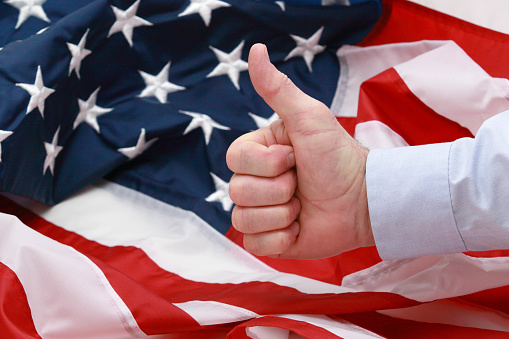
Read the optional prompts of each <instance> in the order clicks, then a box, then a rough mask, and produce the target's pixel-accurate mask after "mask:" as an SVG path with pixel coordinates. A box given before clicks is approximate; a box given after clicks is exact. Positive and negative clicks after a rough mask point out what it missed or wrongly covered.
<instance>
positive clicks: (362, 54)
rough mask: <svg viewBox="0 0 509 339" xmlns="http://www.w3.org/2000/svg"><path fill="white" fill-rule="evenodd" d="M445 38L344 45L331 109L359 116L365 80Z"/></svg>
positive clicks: (440, 42)
mask: <svg viewBox="0 0 509 339" xmlns="http://www.w3.org/2000/svg"><path fill="white" fill-rule="evenodd" d="M445 43H446V42H445V41H418V42H410V43H397V44H386V45H381V46H370V47H359V46H343V47H341V48H340V49H339V50H338V52H337V56H338V59H339V63H340V67H339V68H340V72H341V74H340V77H339V80H338V85H337V87H336V93H335V94H334V99H333V101H332V105H331V111H332V113H334V115H336V116H338V117H356V116H357V107H358V102H359V88H360V86H361V84H362V83H363V82H364V81H366V80H368V79H370V78H372V77H374V76H375V75H377V74H379V73H381V72H383V71H385V70H387V69H389V68H391V67H393V66H395V65H398V64H400V63H402V62H406V61H408V60H411V59H413V58H415V57H416V56H419V55H421V54H423V53H426V52H428V51H430V50H433V49H436V48H438V47H440V46H443V45H444V44H445Z"/></svg>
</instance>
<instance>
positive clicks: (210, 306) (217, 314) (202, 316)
mask: <svg viewBox="0 0 509 339" xmlns="http://www.w3.org/2000/svg"><path fill="white" fill-rule="evenodd" d="M173 305H175V306H176V307H178V308H180V309H181V310H182V311H184V312H186V313H187V314H189V315H190V316H191V317H193V318H194V320H196V322H198V324H200V325H201V326H207V325H216V324H227V323H234V322H238V321H245V320H249V319H253V318H257V317H258V314H256V313H254V312H252V311H250V310H247V309H245V308H241V307H237V306H233V305H228V304H224V303H220V302H217V301H200V300H193V301H187V302H184V303H176V304H173Z"/></svg>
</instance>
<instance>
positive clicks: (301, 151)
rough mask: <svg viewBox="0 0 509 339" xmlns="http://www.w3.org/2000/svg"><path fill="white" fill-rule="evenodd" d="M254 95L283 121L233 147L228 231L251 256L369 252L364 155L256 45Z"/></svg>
mask: <svg viewBox="0 0 509 339" xmlns="http://www.w3.org/2000/svg"><path fill="white" fill-rule="evenodd" d="M249 75H250V77H251V81H252V83H253V86H254V88H255V89H256V91H257V92H258V94H259V95H260V96H261V97H262V98H263V99H264V100H265V102H266V103H267V104H268V105H269V106H271V107H272V109H274V111H275V112H277V113H278V115H279V116H280V117H281V120H278V121H275V122H273V123H272V124H271V125H270V126H268V127H265V128H261V129H259V130H257V131H254V132H251V133H248V134H245V135H243V136H241V137H240V138H238V139H237V140H235V141H234V142H233V143H232V144H231V146H230V148H229V149H228V152H227V154H226V161H227V164H228V167H229V168H230V169H231V170H232V171H233V172H234V173H235V174H234V175H233V177H232V179H231V181H230V197H231V199H232V200H233V201H234V202H235V204H236V206H235V207H234V209H233V212H232V224H233V227H235V228H236V229H237V230H238V231H240V232H242V233H244V247H245V248H246V250H248V251H250V252H252V253H253V254H256V255H269V256H273V257H281V258H298V259H315V258H323V257H329V256H333V255H336V254H339V253H342V252H345V251H347V250H351V249H354V248H357V247H362V246H371V245H374V240H373V234H372V231H371V224H370V221H369V212H368V203H367V196H366V180H365V176H366V159H367V155H368V150H367V149H365V148H363V147H362V146H360V145H359V144H358V143H357V142H356V141H355V140H353V138H351V137H350V135H349V134H348V133H347V132H346V131H345V130H344V129H343V128H342V127H341V125H340V124H339V123H338V121H337V120H336V118H335V117H334V115H333V114H332V113H331V111H330V110H329V109H328V108H327V107H326V106H325V105H324V104H323V103H321V102H319V101H317V100H315V99H313V98H311V97H309V96H308V95H306V94H305V93H303V92H302V91H301V90H300V89H298V88H297V87H296V86H295V85H294V84H293V83H292V81H291V80H290V79H289V78H288V77H287V76H285V75H284V74H283V73H281V72H279V71H278V70H277V69H276V68H275V67H274V65H272V64H271V63H270V61H269V57H268V53H267V49H266V47H265V46H264V45H262V44H256V45H254V46H253V47H252V48H251V51H250V54H249Z"/></svg>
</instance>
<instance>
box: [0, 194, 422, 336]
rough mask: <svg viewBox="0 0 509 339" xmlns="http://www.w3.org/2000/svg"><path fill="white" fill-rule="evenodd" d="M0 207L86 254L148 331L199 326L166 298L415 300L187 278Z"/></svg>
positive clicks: (343, 306) (282, 305) (246, 302)
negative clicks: (202, 281) (319, 292)
mask: <svg viewBox="0 0 509 339" xmlns="http://www.w3.org/2000/svg"><path fill="white" fill-rule="evenodd" d="M0 210H1V211H3V212H5V213H10V214H14V215H17V216H18V217H20V219H22V221H23V222H24V223H26V224H27V225H29V226H30V227H32V228H33V229H35V230H36V231H38V232H40V233H42V234H44V235H46V236H48V237H50V238H52V239H54V240H57V241H59V242H61V243H64V244H67V245H69V246H72V247H74V248H75V249H76V250H78V251H79V252H81V253H83V254H85V255H87V256H88V257H89V258H90V259H91V260H93V261H94V263H96V264H97V265H98V266H99V267H100V268H101V269H102V270H103V272H104V274H105V275H106V277H107V278H108V280H109V282H110V284H111V285H112V286H113V288H114V289H115V291H117V293H118V294H119V296H120V297H121V298H122V299H123V300H124V302H125V303H126V305H127V306H128V307H129V309H130V310H131V311H132V313H133V315H134V317H135V319H136V321H137V322H138V324H139V326H140V328H141V329H142V330H143V331H144V332H145V333H147V334H157V333H168V332H172V331H177V330H178V331H189V330H198V329H200V328H199V327H198V326H197V324H196V322H195V321H194V320H192V319H191V318H190V317H188V316H187V315H186V314H185V313H184V312H182V311H180V309H178V308H176V307H174V306H172V305H171V303H181V302H186V301H190V300H211V301H218V302H222V303H226V304H230V305H234V306H238V307H243V308H247V309H249V310H251V311H253V312H256V313H257V314H261V315H263V314H285V313H297V314H324V313H325V314H335V313H337V314H342V313H349V312H365V311H371V310H378V309H387V308H400V307H407V306H412V305H416V304H418V302H415V301H413V300H409V299H406V298H404V297H401V296H399V295H396V294H391V293H372V292H360V293H344V294H332V293H324V294H313V295H308V294H305V293H301V292H299V291H297V290H295V289H293V288H289V287H284V286H279V285H276V284H274V283H271V282H248V283H242V284H209V283H201V282H194V281H189V280H186V279H184V278H182V277H180V276H178V275H176V274H173V273H171V272H167V271H165V270H163V269H161V268H160V267H159V266H158V265H156V264H155V263H154V262H153V261H152V260H151V259H150V258H149V257H148V256H147V255H146V254H145V253H144V252H143V251H142V250H140V249H138V248H135V247H124V246H115V247H108V246H104V245H101V244H98V243H97V242H94V241H90V240H87V239H85V238H84V237H82V236H80V235H77V234H75V233H72V232H69V231H66V230H64V229H62V228H60V227H58V226H55V225H53V224H51V223H49V222H47V221H46V220H44V219H42V218H40V217H38V216H36V215H35V214H33V213H32V212H30V211H28V210H26V209H24V208H22V207H20V206H18V205H16V204H14V203H13V202H12V201H10V200H8V199H6V198H0Z"/></svg>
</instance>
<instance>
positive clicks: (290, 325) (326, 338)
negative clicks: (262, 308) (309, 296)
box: [227, 316, 342, 339]
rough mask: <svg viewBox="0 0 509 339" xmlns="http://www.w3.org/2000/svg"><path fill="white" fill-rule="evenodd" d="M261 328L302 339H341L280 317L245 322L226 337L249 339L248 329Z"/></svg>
mask: <svg viewBox="0 0 509 339" xmlns="http://www.w3.org/2000/svg"><path fill="white" fill-rule="evenodd" d="M255 326H263V327H276V328H283V329H286V330H290V331H292V332H294V333H297V334H299V335H301V336H303V337H304V338H320V339H338V338H339V339H341V338H342V337H339V336H337V335H335V334H333V333H331V332H329V331H327V330H325V329H323V328H321V327H318V326H315V325H312V324H310V323H307V322H302V321H298V320H293V319H287V318H280V317H271V316H267V317H261V318H257V319H253V320H250V321H247V322H245V323H243V324H241V325H238V326H237V327H235V328H234V329H233V330H232V331H231V332H230V333H229V334H228V336H227V338H228V339H251V338H252V337H249V336H248V335H247V334H246V329H247V328H248V327H255Z"/></svg>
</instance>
